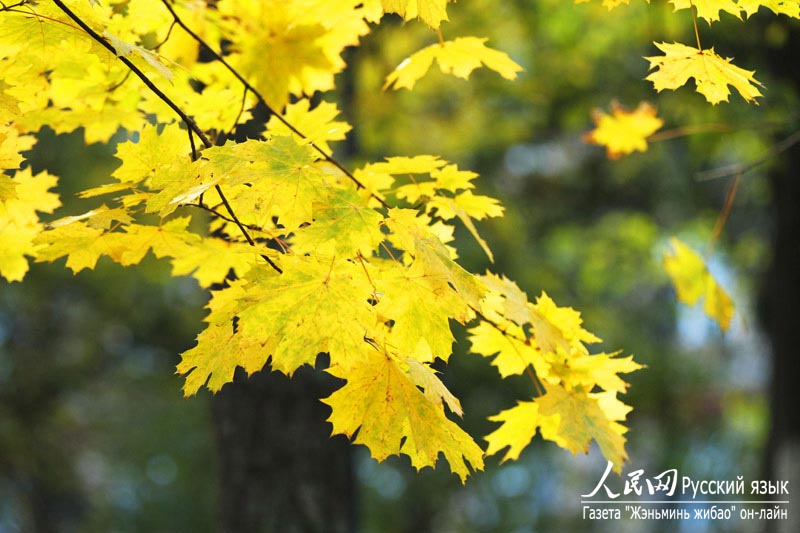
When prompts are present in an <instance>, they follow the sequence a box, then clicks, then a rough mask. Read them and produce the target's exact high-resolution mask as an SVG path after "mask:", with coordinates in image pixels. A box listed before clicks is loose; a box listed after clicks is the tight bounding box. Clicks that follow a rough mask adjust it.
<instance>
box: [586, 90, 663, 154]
mask: <svg viewBox="0 0 800 533" xmlns="http://www.w3.org/2000/svg"><path fill="white" fill-rule="evenodd" d="M593 118H594V123H595V126H596V127H595V129H594V130H592V131H591V132H590V133H588V134H587V135H586V136H585V137H584V140H586V141H587V142H591V143H594V144H599V145H602V146H605V147H606V149H607V151H608V157H609V159H616V158H618V157H620V156H623V155H627V154H630V153H632V152H636V151H639V152H645V151H647V138H648V137H649V136H650V135H652V134H653V133H655V132H656V130H658V129H659V128H660V127H661V126H662V125H663V124H664V121H663V120H661V119H660V118H658V117H657V116H656V109H655V108H654V107H653V106H652V105H650V104H648V103H647V102H641V103H640V104H639V107H637V108H636V109H635V110H633V111H628V110H626V109H624V108H623V107H622V106H620V105H619V104H618V103H617V102H612V103H611V114H610V115H609V114H608V113H605V112H603V111H600V110H595V112H594V117H593Z"/></svg>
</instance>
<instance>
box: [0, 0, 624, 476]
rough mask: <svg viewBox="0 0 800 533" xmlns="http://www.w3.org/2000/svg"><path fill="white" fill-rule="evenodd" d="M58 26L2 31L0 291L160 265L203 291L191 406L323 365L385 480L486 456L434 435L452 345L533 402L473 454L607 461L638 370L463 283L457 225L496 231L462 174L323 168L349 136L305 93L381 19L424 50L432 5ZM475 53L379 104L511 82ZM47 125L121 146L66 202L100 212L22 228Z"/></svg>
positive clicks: (489, 53) (510, 72) (183, 8)
mask: <svg viewBox="0 0 800 533" xmlns="http://www.w3.org/2000/svg"><path fill="white" fill-rule="evenodd" d="M613 1H614V0H608V1H607V3H608V2H613ZM66 4H67V3H65V4H63V5H62V4H61V3H60V2H58V3H54V2H25V3H24V5H19V6H12V7H11V8H4V9H3V12H2V13H0V47H1V49H2V53H0V80H1V81H0V111H2V112H3V117H4V118H3V121H2V123H1V124H0V167H2V169H3V170H4V171H5V172H4V173H0V237H2V244H3V246H2V247H1V249H0V275H2V276H3V277H5V278H6V279H8V280H17V279H21V278H22V276H23V275H24V274H25V271H26V270H27V261H28V259H27V258H33V259H34V260H36V261H64V262H65V263H66V267H67V268H69V269H71V270H72V271H73V272H76V273H77V272H80V271H82V270H86V269H94V268H96V266H97V264H98V261H101V260H103V261H105V260H111V261H114V262H116V263H118V264H120V265H123V266H131V265H135V264H137V263H140V262H141V261H142V260H143V259H144V258H145V257H147V256H148V255H152V256H154V257H155V258H158V259H163V260H165V261H168V262H169V265H170V267H171V273H172V275H174V276H191V277H193V278H194V279H195V280H196V281H197V283H198V284H199V285H200V286H201V287H203V288H210V287H214V290H213V291H211V299H210V301H209V304H208V315H207V317H206V319H205V320H206V326H207V327H206V328H205V329H204V330H203V331H202V332H201V333H200V334H199V335H198V337H197V343H196V345H195V346H194V347H193V348H191V349H189V350H187V351H185V352H184V353H183V354H182V359H181V363H180V364H179V366H178V369H177V370H178V373H179V374H181V375H182V376H184V377H185V384H184V392H185V394H187V395H191V394H193V393H195V392H197V391H198V390H199V389H200V388H202V387H206V388H208V389H210V390H211V391H214V392H216V391H218V390H220V389H221V388H222V387H223V386H224V385H225V384H226V383H228V382H230V381H231V380H232V379H233V375H234V373H235V372H236V369H237V368H242V369H244V371H245V372H247V373H248V374H251V373H253V372H256V371H260V370H262V369H264V368H269V369H272V370H276V371H280V372H283V373H285V374H288V375H291V374H293V373H294V372H295V371H296V370H297V369H298V368H299V367H301V366H303V365H314V364H315V363H317V362H318V358H319V356H320V354H325V356H326V357H325V358H324V359H319V361H320V362H321V361H323V360H325V361H329V366H328V368H327V371H328V372H330V373H331V374H333V375H335V376H337V377H339V378H341V379H342V380H344V381H345V384H344V385H343V387H342V388H341V389H340V390H338V391H336V392H335V393H333V395H331V396H330V397H329V398H328V399H327V400H325V402H326V403H327V404H328V405H329V406H330V407H331V408H332V413H331V415H330V418H329V421H330V422H331V424H332V431H333V433H342V434H345V435H347V436H349V437H351V438H353V439H354V441H355V442H356V443H363V444H365V445H366V446H367V447H368V448H369V450H370V453H371V454H372V456H373V457H375V458H377V459H379V460H380V459H383V458H386V457H388V456H390V455H394V454H404V455H407V456H408V457H409V458H410V460H411V464H412V465H413V466H414V467H415V468H417V469H420V468H423V467H426V466H431V467H433V466H435V465H436V463H437V460H438V458H439V456H440V455H443V456H444V457H445V459H446V460H447V462H448V463H449V465H450V468H451V470H452V471H453V472H454V473H456V475H458V476H459V478H460V479H461V480H462V481H463V480H464V479H466V477H467V476H468V475H469V474H470V472H472V471H474V470H479V469H481V468H482V467H483V452H482V451H481V449H480V448H479V447H478V445H477V444H475V442H474V441H473V440H472V438H471V437H470V436H469V435H468V434H467V433H465V432H464V431H463V430H462V429H461V428H460V427H459V426H458V425H457V424H455V423H454V422H453V421H451V420H450V419H449V418H448V416H451V415H458V416H461V414H462V407H461V404H460V402H459V400H458V398H456V397H455V395H453V394H452V392H450V391H449V390H448V388H447V386H446V385H445V383H444V382H443V380H442V379H441V378H440V375H439V374H438V373H437V371H436V370H434V366H435V365H434V363H436V364H437V365H438V364H446V363H447V362H448V360H449V358H450V357H451V355H452V353H453V342H454V339H455V336H454V334H453V331H452V330H451V327H453V326H456V325H458V324H461V325H464V326H465V327H467V328H469V335H470V340H471V343H472V346H473V350H474V351H476V352H478V353H479V354H481V355H484V356H486V357H489V358H492V363H493V364H494V365H495V366H496V367H497V368H498V371H499V372H500V374H501V376H503V377H505V376H509V375H513V374H526V375H529V376H530V377H532V379H533V383H532V386H533V389H535V390H536V392H538V393H539V396H537V397H536V398H535V399H534V402H535V403H533V405H534V406H535V408H536V409H535V410H536V414H535V416H532V417H531V419H528V420H519V419H517V418H516V416H515V417H511V416H506V415H505V414H501V415H500V417H499V418H497V420H500V421H504V422H505V423H506V425H504V426H501V428H500V429H498V431H497V432H495V433H494V434H493V435H494V436H490V438H489V441H490V446H489V451H490V453H495V452H496V451H497V450H499V449H501V448H503V447H505V446H506V445H508V446H510V451H509V452H508V454H507V455H508V456H510V455H514V456H516V455H517V454H518V453H519V450H520V449H521V448H522V446H524V445H525V444H526V443H527V440H530V437H531V436H532V435H533V434H534V433H535V432H536V431H541V432H542V434H543V435H544V436H545V438H549V439H551V440H554V441H555V442H557V443H558V444H559V445H561V446H565V447H567V448H568V449H570V450H573V451H583V450H585V448H586V446H587V445H588V442H589V441H590V440H591V439H595V440H597V441H598V442H599V443H600V445H601V448H602V449H603V451H604V453H605V454H606V455H607V456H609V458H611V459H612V460H614V461H615V462H616V461H617V460H618V459H619V457H620V456H621V454H620V452H619V450H618V449H617V447H618V444H619V440H617V439H615V438H614V436H613V435H611V434H609V433H614V432H617V428H616V427H614V426H613V425H612V426H611V430H610V432H609V428H608V421H609V420H611V421H619V420H621V419H623V418H624V414H625V413H626V411H625V406H624V404H623V403H622V402H620V401H618V400H617V399H616V394H617V393H621V392H623V391H624V390H625V388H626V384H625V382H624V381H623V380H622V378H621V377H620V375H621V374H624V373H627V372H630V371H632V370H634V369H636V368H638V365H637V364H636V363H634V362H633V361H632V358H631V357H619V356H618V355H617V354H611V355H609V354H598V355H589V353H588V349H587V348H586V346H585V344H586V343H591V342H595V341H596V340H597V338H596V337H595V336H594V335H592V334H590V333H589V332H588V331H586V330H585V329H583V327H582V325H581V324H582V323H581V319H580V315H579V313H577V311H574V310H572V309H571V308H562V307H558V306H557V305H556V304H555V303H554V302H553V301H552V300H551V299H550V298H549V297H548V296H547V295H546V294H544V293H542V295H541V296H540V297H539V298H538V299H537V300H536V302H535V303H530V302H528V300H527V297H526V296H525V294H524V293H523V292H522V290H521V289H519V287H517V286H516V285H515V284H513V283H512V282H511V281H509V280H507V279H506V278H501V277H497V276H492V275H487V276H482V277H480V276H475V275H474V274H472V273H470V272H469V271H467V270H466V269H464V268H463V267H462V266H461V265H459V264H458V263H457V261H456V259H457V257H458V252H457V250H456V248H455V246H454V238H453V235H454V225H455V224H454V222H455V219H458V221H459V222H458V223H457V224H463V225H464V227H465V228H466V229H467V231H468V232H469V233H471V235H472V236H473V237H474V239H475V240H476V241H477V242H478V244H479V245H480V247H481V248H482V249H483V250H484V251H485V253H486V255H487V256H488V257H489V259H491V258H492V252H491V249H490V247H489V244H488V243H487V242H486V241H485V240H484V239H483V238H482V237H481V236H480V235H479V233H478V228H477V225H478V223H479V221H483V220H486V219H488V218H494V217H500V216H502V214H503V208H502V206H501V205H500V203H499V202H498V201H497V200H495V199H494V198H490V197H488V196H485V195H483V194H480V192H479V189H478V188H477V187H476V185H475V181H476V178H477V174H475V173H474V172H471V171H468V170H464V169H463V168H459V167H458V166H457V165H455V164H450V163H448V162H447V161H445V160H444V159H443V158H441V157H439V156H435V155H418V156H411V157H390V158H387V159H386V160H384V161H381V162H374V163H369V162H367V163H366V164H364V166H363V167H362V168H361V169H359V170H357V171H355V172H354V173H353V175H350V174H349V172H348V171H347V170H345V166H344V165H341V164H339V163H338V162H335V161H332V160H331V159H330V157H329V156H327V155H323V154H320V150H322V151H323V152H326V153H330V144H331V143H332V142H334V141H339V140H342V139H344V138H345V135H346V133H347V132H348V131H349V129H350V126H349V125H348V124H346V123H345V122H343V121H341V120H338V114H339V110H338V108H337V107H336V105H334V104H332V103H329V102H327V101H325V100H324V98H325V96H322V97H320V96H319V95H317V94H316V93H317V92H321V91H328V90H331V89H334V88H335V83H334V82H335V80H334V76H335V75H336V74H337V73H339V72H341V71H342V70H343V69H344V67H345V63H344V60H343V58H342V52H343V51H344V50H345V48H347V47H351V46H355V45H357V44H358V43H359V40H360V38H361V37H362V36H364V35H366V34H367V33H368V32H369V31H370V26H369V25H368V24H367V22H368V21H369V22H377V21H378V20H379V19H380V18H381V15H382V14H383V12H384V11H385V12H389V13H397V14H399V15H400V16H401V17H402V18H403V19H405V20H411V19H416V18H419V19H421V20H422V21H423V22H424V23H426V24H427V25H428V26H430V27H431V28H433V29H435V30H438V28H439V26H440V25H441V23H442V22H443V21H446V20H447V12H446V7H447V4H448V0H367V1H363V0H266V1H262V0H220V1H219V2H212V3H207V2H202V1H196V0H188V1H186V2H179V3H173V2H169V3H168V4H165V3H164V2H162V1H160V0H126V1H123V2H118V3H112V4H110V5H106V4H105V3H98V2H69V3H68V4H69V7H64V6H66ZM172 8H174V10H175V11H174V12H173V11H171V9H172ZM70 9H72V10H74V15H72V16H70V15H69V14H68V13H67V11H69V10H70ZM176 16H177V17H180V18H181V19H182V20H181V21H179V20H177V19H176V18H175V17H176ZM76 18H77V19H79V20H80V21H81V24H76V20H75V19H76ZM184 23H186V24H188V26H189V27H190V28H191V30H192V31H191V32H187V31H186V30H185V27H184ZM84 24H85V27H88V28H91V31H90V32H87V31H85V27H84ZM194 35H197V36H199V37H200V38H201V39H202V40H203V42H200V40H199V39H196V38H195V37H194ZM485 43H486V39H480V38H476V37H455V38H453V39H452V40H449V41H444V40H443V38H442V37H441V35H440V43H438V44H434V45H432V46H430V47H428V48H425V49H423V50H421V51H420V52H418V53H417V54H414V55H413V56H412V57H410V58H409V59H408V60H407V61H406V62H404V63H403V64H402V65H401V66H400V67H398V69H397V70H396V71H395V72H394V73H392V74H390V76H389V78H388V79H387V86H394V87H395V88H400V87H406V88H409V89H410V88H412V87H413V86H414V85H415V83H416V82H417V80H418V79H420V78H421V77H422V76H423V75H424V74H425V73H426V72H427V71H428V70H429V68H430V67H431V66H432V64H433V62H434V60H435V61H436V62H437V63H438V64H439V67H440V69H441V70H442V71H443V72H445V73H449V74H452V75H454V76H457V77H461V78H468V77H469V76H470V75H471V73H472V72H473V71H474V70H475V69H477V68H479V67H482V66H484V67H487V68H489V69H491V70H494V71H495V72H497V73H499V74H500V75H501V76H502V77H503V78H506V79H514V78H515V77H516V76H517V74H518V73H519V72H520V70H521V67H520V66H519V65H518V64H516V63H515V62H514V61H513V60H512V59H511V58H510V57H509V56H508V55H506V54H505V53H503V52H500V51H498V50H494V49H491V48H489V47H487V46H486V44H485ZM109 47H110V48H112V49H113V51H112V50H110V49H109ZM201 52H202V57H201ZM123 58H124V61H123V60H121V59H123ZM131 64H133V65H134V66H135V67H136V69H138V71H137V70H130V65H131ZM139 71H140V72H139ZM142 77H144V78H146V80H142V79H141V78H142ZM143 81H144V83H143ZM312 95H313V97H312ZM312 101H313V102H315V105H314V106H313V107H312V104H311V102H312ZM265 103H266V104H267V105H266V106H265V105H264V104H265ZM264 108H271V109H267V111H269V112H270V113H271V114H272V116H271V118H270V120H269V121H267V123H266V124H265V125H264V124H260V126H265V129H264V130H263V131H258V132H255V133H254V130H253V128H250V124H251V123H249V121H250V119H252V118H255V117H257V116H258V115H259V114H260V113H257V112H256V111H257V110H258V111H259V112H260V111H263V110H264ZM176 109H179V110H180V112H176ZM189 117H190V118H189ZM280 118H283V120H280ZM245 123H248V127H247V128H241V127H240V126H242V125H244V124H245ZM45 126H46V127H49V128H51V129H52V130H54V131H55V132H56V133H61V132H68V131H72V130H74V129H76V128H79V127H80V128H83V129H84V132H85V140H86V142H88V143H91V142H98V141H100V142H107V141H109V139H111V138H112V136H114V135H115V134H116V135H117V137H116V138H115V142H116V141H119V142H118V144H117V149H116V157H117V159H118V160H119V166H118V167H117V168H116V169H114V170H113V172H111V176H110V177H111V178H112V181H111V182H110V183H105V184H102V185H97V186H94V187H92V188H89V189H87V190H84V191H80V192H79V193H78V196H79V197H80V198H82V199H83V201H85V202H97V203H95V204H94V207H92V208H89V209H88V210H86V208H83V210H84V211H85V212H83V213H80V214H67V215H66V216H62V217H61V218H59V219H57V220H55V221H53V222H50V223H49V224H43V223H42V222H40V221H39V219H38V213H37V212H45V213H49V212H52V211H53V210H54V209H55V208H56V207H57V206H58V205H59V202H58V198H57V197H56V196H55V195H54V194H53V193H51V192H50V191H49V189H50V188H52V187H53V185H54V184H55V178H54V177H52V176H50V175H48V174H46V173H42V174H38V175H36V176H34V175H32V174H31V171H30V170H29V168H30V164H29V162H26V161H25V160H24V157H25V153H26V152H27V151H28V150H29V149H30V148H31V147H32V146H33V137H32V134H33V133H35V132H36V131H38V130H39V129H40V128H42V127H45ZM243 129H247V130H248V131H249V133H248V135H249V136H250V137H249V138H248V139H247V140H242V133H243ZM190 132H191V133H190ZM255 136H258V138H253V137H255ZM120 139H123V140H120ZM20 168H23V169H24V170H18V169H20ZM114 180H115V181H114ZM100 196H102V197H103V198H102V202H103V203H100V202H101V200H100V199H98V197H100ZM103 258H105V259H103ZM437 368H438V367H437ZM584 391H593V392H591V393H587V392H584ZM524 405H526V406H527V405H528V404H527V403H526V404H524ZM527 410H528V411H530V408H527ZM620 413H622V415H620ZM573 417H578V418H580V420H578V421H577V422H575V423H573V422H572V418H573ZM620 427H621V426H620ZM619 433H621V430H620V431H619Z"/></svg>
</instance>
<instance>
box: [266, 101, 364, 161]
mask: <svg viewBox="0 0 800 533" xmlns="http://www.w3.org/2000/svg"><path fill="white" fill-rule="evenodd" d="M310 106H311V102H310V101H309V100H308V98H301V99H300V100H298V101H297V102H295V103H292V104H289V105H287V106H286V109H285V110H284V113H283V118H284V119H285V120H286V122H288V123H289V124H291V125H292V126H294V127H295V128H296V129H297V130H298V131H299V132H300V133H302V134H303V135H304V137H305V138H306V139H308V140H309V141H312V142H314V144H316V145H317V146H319V147H320V148H321V149H322V150H323V151H325V152H330V151H331V148H330V146H329V145H328V142H329V141H341V140H343V139H344V138H345V135H346V134H347V132H348V131H350V129H351V127H350V124H348V123H347V122H341V121H336V120H334V119H335V118H336V117H337V116H338V115H339V109H338V108H337V107H336V104H331V103H329V102H320V103H319V104H318V105H317V106H316V107H315V108H314V109H309V107H310ZM267 130H268V131H269V132H270V133H271V134H272V135H296V134H295V133H293V132H292V131H291V130H290V129H289V127H288V126H286V124H285V123H284V122H282V121H280V120H278V118H277V117H270V119H269V122H267ZM298 140H300V139H298Z"/></svg>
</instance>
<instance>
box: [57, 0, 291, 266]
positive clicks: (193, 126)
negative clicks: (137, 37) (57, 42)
mask: <svg viewBox="0 0 800 533" xmlns="http://www.w3.org/2000/svg"><path fill="white" fill-rule="evenodd" d="M53 2H54V3H55V4H56V6H58V8H59V9H61V11H63V12H64V13H65V14H66V15H67V16H68V17H69V18H70V19H72V20H73V21H74V22H75V23H76V24H77V25H78V26H80V27H81V29H82V30H83V31H85V32H86V33H87V34H88V35H89V36H90V37H91V38H92V39H94V40H95V41H97V42H98V43H99V44H101V45H102V46H103V47H104V48H106V49H107V50H109V51H110V52H111V53H113V54H114V55H115V56H116V57H117V59H119V60H120V61H121V62H122V63H123V64H124V65H125V66H126V67H128V68H129V69H130V71H131V72H133V73H134V74H136V76H138V77H139V79H140V80H142V82H143V83H144V84H145V85H146V86H147V88H148V89H150V90H151V91H152V92H153V94H155V95H156V96H158V98H160V99H161V100H162V101H163V102H164V103H165V104H167V105H168V106H169V107H170V109H172V110H173V111H174V112H175V114H177V115H178V116H179V117H180V118H181V120H182V121H183V123H184V124H186V127H187V129H188V130H189V143H190V144H191V147H192V160H196V159H197V157H198V154H197V150H196V147H195V145H194V138H193V137H192V133H195V134H197V137H198V138H199V139H200V140H201V141H202V142H203V146H205V147H206V148H211V147H212V146H213V143H212V142H211V140H210V139H209V138H208V136H207V135H206V134H205V132H204V131H203V130H202V129H200V127H199V126H198V125H197V123H196V122H195V121H194V119H192V117H190V116H189V115H187V114H186V113H185V112H184V111H183V109H181V108H180V107H179V106H178V105H177V104H176V103H175V102H173V101H172V100H171V99H170V98H169V97H168V96H167V95H166V94H164V92H163V91H161V89H159V88H158V87H157V86H156V85H155V84H154V83H153V82H152V81H151V80H150V78H148V77H147V75H146V74H145V73H144V72H142V71H141V70H139V68H138V67H137V66H136V65H134V64H133V63H132V62H131V61H130V60H129V59H128V58H127V57H125V56H121V55H119V54H118V53H117V50H116V49H115V48H114V47H113V46H112V45H111V43H109V42H108V41H106V40H105V39H104V38H103V37H102V36H101V35H100V34H98V33H97V32H96V31H94V30H93V29H92V28H91V27H89V26H88V25H87V24H86V23H85V22H84V21H83V20H82V19H81V18H80V17H79V16H77V15H76V14H75V13H74V12H73V11H72V10H71V9H70V8H68V7H67V6H66V5H64V3H63V2H62V1H61V0H53ZM176 22H177V21H176ZM214 188H215V189H216V191H217V194H219V197H220V198H221V199H222V203H223V205H224V206H225V209H226V210H227V211H228V213H229V214H230V216H231V218H232V219H233V221H234V223H235V224H236V225H237V226H238V227H239V230H240V231H241V232H242V235H244V238H245V239H246V240H247V243H248V244H249V245H250V246H253V247H255V246H256V243H255V241H254V240H253V238H252V237H250V234H249V233H248V232H247V229H246V228H245V227H244V225H243V224H242V223H241V221H240V220H239V217H237V216H236V213H235V212H234V211H233V208H232V207H231V205H230V203H229V202H228V199H227V198H226V197H225V194H224V193H223V192H222V188H221V187H220V186H219V185H215V186H214ZM259 255H261V257H262V258H263V259H264V260H265V261H266V262H267V263H268V264H269V265H270V266H271V267H272V268H273V269H274V270H275V271H276V272H278V273H279V274H283V270H281V268H280V267H278V265H276V264H275V263H274V262H273V261H272V259H270V258H269V257H267V256H266V255H264V254H259Z"/></svg>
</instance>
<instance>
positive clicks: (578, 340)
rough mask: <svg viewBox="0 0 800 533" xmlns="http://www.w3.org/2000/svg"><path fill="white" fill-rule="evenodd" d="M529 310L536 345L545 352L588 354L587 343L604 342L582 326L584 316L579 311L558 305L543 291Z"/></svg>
mask: <svg viewBox="0 0 800 533" xmlns="http://www.w3.org/2000/svg"><path fill="white" fill-rule="evenodd" d="M530 309H531V318H530V322H531V324H533V336H534V339H535V341H536V346H537V347H538V348H539V349H540V350H542V351H543V352H544V353H558V351H559V350H562V351H563V352H564V353H566V354H587V353H589V351H588V349H587V348H586V346H585V345H584V343H595V342H600V341H601V339H599V338H598V337H596V336H595V335H594V334H592V333H591V332H589V331H587V330H585V329H584V328H583V326H582V325H581V324H582V323H583V319H582V318H581V314H580V313H579V312H578V311H576V310H574V309H573V308H571V307H559V306H557V305H556V303H555V302H554V301H553V300H552V298H550V297H549V296H548V295H547V293H546V292H544V291H542V294H541V296H539V297H538V298H537V299H536V303H535V304H534V305H532V306H530Z"/></svg>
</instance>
